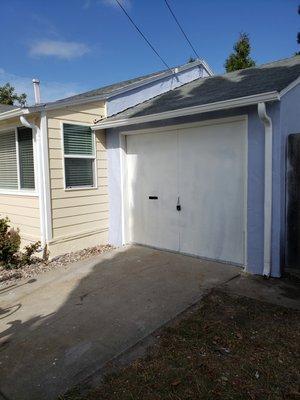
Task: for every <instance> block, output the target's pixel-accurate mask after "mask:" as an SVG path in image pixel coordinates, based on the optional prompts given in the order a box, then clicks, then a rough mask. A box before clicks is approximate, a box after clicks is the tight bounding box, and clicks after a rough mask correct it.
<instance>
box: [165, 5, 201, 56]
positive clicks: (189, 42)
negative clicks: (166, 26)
mask: <svg viewBox="0 0 300 400" xmlns="http://www.w3.org/2000/svg"><path fill="white" fill-rule="evenodd" d="M165 3H166V6H167V7H168V9H169V11H170V13H171V14H172V16H173V18H174V20H175V22H176V24H177V25H178V26H179V29H180V30H181V32H182V34H183V36H184V37H185V38H186V40H187V42H188V44H189V45H190V46H191V49H192V50H193V52H194V53H195V55H196V57H197V58H200V57H199V55H198V53H197V51H196V50H195V48H194V46H193V45H192V43H191V41H190V39H189V38H188V36H187V34H186V33H185V32H184V30H183V28H182V26H181V25H180V23H179V21H178V19H177V18H176V15H175V14H174V11H173V10H172V8H171V6H170V4H169V3H168V0H165Z"/></svg>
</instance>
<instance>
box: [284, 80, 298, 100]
mask: <svg viewBox="0 0 300 400" xmlns="http://www.w3.org/2000/svg"><path fill="white" fill-rule="evenodd" d="M299 84H300V76H299V77H298V78H297V79H295V80H294V81H293V82H292V83H290V84H289V85H288V86H287V87H286V88H284V89H283V90H282V91H281V92H280V97H282V96H284V95H285V94H286V93H288V92H289V91H290V90H292V89H293V88H294V87H295V86H297V85H299Z"/></svg>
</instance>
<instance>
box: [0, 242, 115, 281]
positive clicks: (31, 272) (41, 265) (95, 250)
mask: <svg viewBox="0 0 300 400" xmlns="http://www.w3.org/2000/svg"><path fill="white" fill-rule="evenodd" d="M113 249H114V247H113V246H110V245H99V246H95V247H89V248H87V249H83V250H79V251H76V252H72V253H67V254H64V255H62V256H59V257H55V258H53V259H52V260H51V261H49V262H43V261H41V260H37V261H36V262H34V263H32V264H30V265H25V266H24V267H22V268H18V269H11V270H6V269H4V268H3V267H0V284H1V285H6V284H11V283H12V282H15V281H18V280H19V279H21V278H23V279H28V278H32V277H34V276H37V275H39V274H41V273H43V272H47V271H51V270H54V269H59V268H68V267H70V266H71V264H72V263H74V262H77V261H81V260H87V259H89V258H93V257H96V256H97V255H99V254H102V253H106V252H108V251H111V250H113Z"/></svg>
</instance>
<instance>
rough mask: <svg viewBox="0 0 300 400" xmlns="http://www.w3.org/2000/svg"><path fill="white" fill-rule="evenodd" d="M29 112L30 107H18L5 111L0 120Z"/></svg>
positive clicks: (0, 115)
mask: <svg viewBox="0 0 300 400" xmlns="http://www.w3.org/2000/svg"><path fill="white" fill-rule="evenodd" d="M25 114H29V110H28V108H16V109H14V110H10V111H5V112H3V113H1V114H0V121H3V120H5V119H9V118H15V117H20V116H21V115H25Z"/></svg>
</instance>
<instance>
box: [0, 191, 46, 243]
mask: <svg viewBox="0 0 300 400" xmlns="http://www.w3.org/2000/svg"><path fill="white" fill-rule="evenodd" d="M0 216H1V217H4V216H5V217H8V218H9V219H10V221H11V225H12V226H13V227H14V228H19V229H20V234H21V237H22V239H24V240H25V241H37V240H40V214H39V201H38V197H31V196H13V195H4V194H0Z"/></svg>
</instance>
